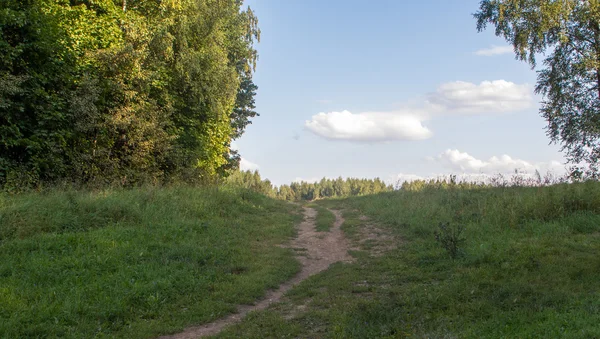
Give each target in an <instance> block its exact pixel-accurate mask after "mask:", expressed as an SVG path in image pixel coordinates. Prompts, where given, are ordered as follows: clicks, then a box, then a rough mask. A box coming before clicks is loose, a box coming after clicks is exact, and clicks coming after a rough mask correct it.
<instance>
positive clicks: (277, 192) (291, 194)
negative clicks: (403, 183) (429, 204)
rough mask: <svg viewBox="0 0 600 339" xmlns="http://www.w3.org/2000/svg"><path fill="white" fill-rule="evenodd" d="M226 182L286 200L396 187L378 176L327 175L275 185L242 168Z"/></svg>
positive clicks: (364, 193)
mask: <svg viewBox="0 0 600 339" xmlns="http://www.w3.org/2000/svg"><path fill="white" fill-rule="evenodd" d="M227 183H228V184H232V185H235V186H237V187H243V188H247V189H250V190H252V191H256V192H259V193H262V194H264V195H267V196H269V197H272V198H277V199H281V200H286V201H312V200H317V199H320V198H345V197H350V196H360V195H367V194H376V193H381V192H389V191H392V190H393V189H394V188H393V186H392V185H388V184H386V183H385V182H384V181H382V180H381V179H379V178H375V179H357V178H346V179H342V178H341V177H340V178H337V179H327V178H323V179H321V180H320V181H317V182H314V183H310V182H306V181H301V182H293V183H291V184H290V185H281V186H279V187H275V186H273V184H272V183H271V181H269V180H268V179H265V180H263V179H262V178H261V177H260V174H259V173H258V171H254V172H252V171H239V172H236V173H234V174H232V175H231V176H230V177H228V178H227Z"/></svg>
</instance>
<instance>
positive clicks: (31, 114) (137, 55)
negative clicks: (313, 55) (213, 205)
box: [0, 0, 260, 189]
mask: <svg viewBox="0 0 600 339" xmlns="http://www.w3.org/2000/svg"><path fill="white" fill-rule="evenodd" d="M241 7H242V1H241V0H219V1H215V0H169V1H155V0H136V1H126V0H93V1H92V0H25V1H23V0H3V1H1V2H0V188H4V189H6V188H7V187H12V186H17V187H18V186H21V185H22V186H32V185H36V184H38V183H52V182H55V181H58V180H69V181H72V182H74V183H83V184H89V183H92V184H101V185H103V184H106V183H108V184H112V183H118V184H122V185H136V184H139V183H142V182H157V181H170V180H172V179H184V180H185V181H197V180H201V181H208V182H213V179H215V178H216V177H217V176H225V175H226V174H227V173H228V172H230V171H231V170H232V169H237V167H238V162H239V156H237V155H236V154H235V153H232V152H230V143H231V140H233V139H235V138H238V137H239V136H240V135H241V134H242V133H243V131H244V129H245V127H246V126H247V125H248V124H249V123H250V119H251V118H253V117H255V116H256V115H257V114H256V112H255V111H254V109H255V107H254V95H255V94H256V86H255V85H254V84H253V82H252V74H253V71H254V68H255V64H256V60H257V51H256V49H255V48H254V42H255V41H257V40H258V38H259V34H260V31H259V29H258V26H257V23H258V21H257V19H256V17H255V16H254V13H253V12H252V11H251V10H250V9H249V8H248V9H246V10H242V8H241Z"/></svg>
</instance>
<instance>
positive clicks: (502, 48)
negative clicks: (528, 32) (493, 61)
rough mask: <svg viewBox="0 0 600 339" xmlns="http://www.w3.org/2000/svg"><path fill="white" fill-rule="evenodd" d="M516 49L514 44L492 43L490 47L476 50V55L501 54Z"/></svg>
mask: <svg viewBox="0 0 600 339" xmlns="http://www.w3.org/2000/svg"><path fill="white" fill-rule="evenodd" d="M513 51H514V49H513V47H512V46H496V45H492V46H491V47H490V48H484V49H480V50H478V51H476V52H475V55H479V56H494V55H500V54H508V53H512V52H513Z"/></svg>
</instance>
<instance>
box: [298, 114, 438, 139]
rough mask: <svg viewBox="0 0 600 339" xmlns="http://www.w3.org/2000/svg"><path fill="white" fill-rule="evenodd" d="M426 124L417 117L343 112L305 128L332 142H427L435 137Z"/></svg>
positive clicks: (318, 117)
mask: <svg viewBox="0 0 600 339" xmlns="http://www.w3.org/2000/svg"><path fill="white" fill-rule="evenodd" d="M423 120H424V119H423V118H422V117H419V116H418V115H416V114H410V113H403V112H397V113H393V112H387V113H371V112H367V113H358V114H353V113H351V112H349V111H342V112H329V113H319V114H317V115H313V116H312V119H311V120H307V121H306V122H305V124H304V125H305V127H306V128H307V129H308V130H309V131H311V132H313V133H315V134H317V135H319V136H322V137H324V138H327V139H330V140H353V141H366V142H370V141H390V140H423V139H427V138H430V137H431V135H432V133H431V131H430V130H429V129H428V128H427V127H425V126H423V124H422V121H423Z"/></svg>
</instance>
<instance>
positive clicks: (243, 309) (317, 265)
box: [159, 207, 352, 339]
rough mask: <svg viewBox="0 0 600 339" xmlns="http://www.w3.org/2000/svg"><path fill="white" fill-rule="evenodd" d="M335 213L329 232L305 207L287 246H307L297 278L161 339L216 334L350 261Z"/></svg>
mask: <svg viewBox="0 0 600 339" xmlns="http://www.w3.org/2000/svg"><path fill="white" fill-rule="evenodd" d="M331 212H333V214H334V215H335V223H334V225H333V227H331V229H330V231H329V232H317V231H316V228H315V217H316V215H317V212H316V211H315V210H314V209H312V208H309V207H304V221H303V222H302V223H301V224H300V226H299V229H298V237H296V238H295V239H294V240H292V241H291V242H290V243H289V244H288V245H287V247H289V248H303V249H306V251H300V252H299V251H297V254H296V255H297V256H296V258H297V259H298V261H300V263H301V264H302V269H301V271H300V272H299V273H298V274H297V275H296V276H295V277H294V278H293V279H291V280H289V281H287V282H285V283H284V284H282V285H280V286H279V288H278V289H277V290H274V291H269V292H267V295H266V296H265V298H264V299H262V300H259V301H257V302H256V304H254V305H241V306H238V309H237V312H236V313H234V314H232V315H229V316H227V317H225V318H222V319H219V320H217V321H214V322H212V323H208V324H204V325H202V326H196V327H190V328H187V329H186V330H185V331H183V332H181V333H177V334H173V335H169V336H162V337H160V338H159V339H191V338H201V337H204V336H209V335H215V334H217V333H219V332H220V331H221V330H223V328H225V327H226V326H229V325H231V324H235V323H238V322H240V321H242V319H244V317H245V316H246V315H247V314H248V313H249V312H251V311H257V310H263V309H265V308H267V307H268V306H269V305H271V304H272V303H275V302H277V301H279V300H280V299H281V297H282V296H283V295H284V294H285V292H287V291H289V290H290V289H291V288H292V287H294V286H295V285H297V284H298V283H300V282H302V281H303V280H305V279H306V278H308V277H310V276H311V275H314V274H316V273H319V272H321V271H324V270H326V269H327V268H328V267H329V265H331V264H333V263H336V262H339V261H344V262H350V261H351V260H352V257H350V255H349V254H348V249H349V245H348V241H347V240H346V238H345V237H344V233H343V232H342V230H341V229H340V226H342V224H343V223H344V219H343V218H342V214H341V212H339V211H334V210H332V211H331ZM298 252H299V253H298Z"/></svg>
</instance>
